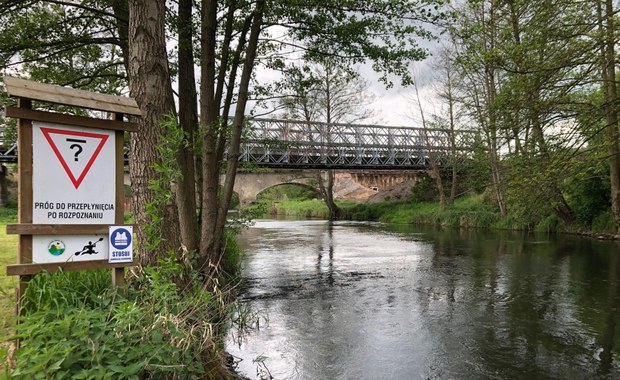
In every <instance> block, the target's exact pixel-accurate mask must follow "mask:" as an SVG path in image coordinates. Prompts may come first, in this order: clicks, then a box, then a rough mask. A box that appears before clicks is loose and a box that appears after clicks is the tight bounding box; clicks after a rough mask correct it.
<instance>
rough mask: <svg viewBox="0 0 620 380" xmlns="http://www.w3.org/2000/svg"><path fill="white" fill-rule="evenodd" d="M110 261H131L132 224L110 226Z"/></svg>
mask: <svg viewBox="0 0 620 380" xmlns="http://www.w3.org/2000/svg"><path fill="white" fill-rule="evenodd" d="M108 238H109V242H110V254H109V256H108V262H110V263H131V262H133V226H110V233H109V236H108Z"/></svg>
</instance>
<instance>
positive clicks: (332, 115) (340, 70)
mask: <svg viewBox="0 0 620 380" xmlns="http://www.w3.org/2000/svg"><path fill="white" fill-rule="evenodd" d="M304 72H305V73H307V74H308V75H307V76H306V77H304V76H303V74H302V73H304ZM287 82H288V83H290V85H289V86H290V87H291V88H292V90H293V91H294V93H293V94H292V95H290V96H288V97H286V98H284V99H283V101H282V103H283V104H284V106H285V107H286V110H287V111H288V114H287V116H290V117H292V118H301V119H304V120H306V121H309V122H312V121H318V122H324V123H327V130H326V132H327V134H328V136H329V133H330V129H331V124H332V123H356V122H360V121H364V120H367V119H369V118H370V117H372V112H370V110H369V109H368V108H367V106H368V104H370V103H372V97H371V95H370V94H369V93H368V83H367V82H366V81H365V80H363V79H362V78H361V77H360V74H359V73H357V72H355V71H353V70H351V69H350V68H346V67H339V66H338V64H337V62H336V61H335V60H333V59H329V58H328V59H326V60H324V61H323V62H322V63H320V64H315V65H312V66H309V67H305V68H303V69H302V70H294V71H291V72H290V74H289V75H288V78H287ZM324 173H325V176H326V177H327V181H325V180H324V178H323V174H322V173H321V171H319V172H318V173H317V178H318V183H319V189H320V191H321V194H322V196H323V199H324V200H325V203H326V205H327V207H328V209H329V214H330V219H331V220H333V219H337V218H338V216H339V213H340V210H339V208H338V206H337V205H336V203H335V202H334V195H333V186H334V172H333V170H331V169H328V170H326V171H324ZM325 182H327V183H325Z"/></svg>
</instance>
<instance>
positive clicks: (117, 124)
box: [4, 106, 138, 132]
mask: <svg viewBox="0 0 620 380" xmlns="http://www.w3.org/2000/svg"><path fill="white" fill-rule="evenodd" d="M4 112H5V115H6V116H8V117H16V118H19V119H25V120H34V121H46V122H50V123H57V124H67V125H76V126H78V127H91V128H99V129H111V130H115V131H128V132H136V131H138V124H136V123H130V122H125V121H118V120H106V119H95V118H92V117H86V116H75V115H64V114H60V113H53V112H46V111H37V110H32V109H24V108H16V107H10V106H7V107H5V108H4Z"/></svg>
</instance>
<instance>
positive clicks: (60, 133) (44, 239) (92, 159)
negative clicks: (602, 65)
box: [4, 77, 141, 310]
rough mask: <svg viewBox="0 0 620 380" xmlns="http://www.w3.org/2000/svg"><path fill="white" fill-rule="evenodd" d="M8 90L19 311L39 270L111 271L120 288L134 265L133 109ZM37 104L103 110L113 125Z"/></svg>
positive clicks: (74, 93)
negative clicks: (127, 169)
mask: <svg viewBox="0 0 620 380" xmlns="http://www.w3.org/2000/svg"><path fill="white" fill-rule="evenodd" d="M4 85H5V87H6V90H7V92H8V94H9V96H11V97H14V98H17V100H18V107H6V108H5V114H6V116H8V117H15V118H18V119H19V121H18V131H17V132H18V165H19V166H18V175H19V182H18V192H19V195H18V223H17V224H10V225H7V233H8V234H17V235H19V253H18V257H17V264H15V265H8V266H7V274H8V275H17V276H19V279H20V281H19V287H18V290H17V292H18V294H17V302H18V310H19V300H20V298H21V296H22V295H23V294H24V291H25V289H26V287H27V285H28V281H29V280H30V277H31V276H32V275H35V274H37V273H39V272H42V271H47V272H54V271H57V270H59V269H62V270H64V271H75V270H90V269H100V268H110V269H111V270H112V285H113V286H116V285H121V284H122V283H123V281H124V267H126V266H130V265H132V259H133V256H131V240H132V237H131V231H132V229H131V226H123V213H124V209H123V208H124V206H123V204H124V203H123V200H124V199H123V159H124V158H123V141H124V132H126V131H128V132H135V131H136V130H137V125H136V124H135V123H130V122H126V121H123V116H124V115H132V116H140V114H141V113H140V109H139V108H138V106H137V104H136V102H135V101H134V100H133V99H131V98H127V97H120V96H112V95H104V94H97V93H92V92H87V91H82V90H75V89H70V88H65V87H59V86H52V85H47V84H42V83H37V82H32V81H28V80H24V79H17V78H13V77H4ZM33 101H41V102H47V103H55V104H62V105H68V106H74V107H79V108H86V109H91V110H97V111H104V112H106V113H109V114H112V115H113V120H108V119H100V118H93V117H84V116H75V115H68V114H61V113H54V112H47V111H37V110H34V109H32V102H33ZM112 234H114V235H112ZM110 236H113V238H110ZM110 251H113V255H111V254H110ZM112 256H114V257H112Z"/></svg>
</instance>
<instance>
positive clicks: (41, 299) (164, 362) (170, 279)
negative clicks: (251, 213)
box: [11, 258, 227, 379]
mask: <svg viewBox="0 0 620 380" xmlns="http://www.w3.org/2000/svg"><path fill="white" fill-rule="evenodd" d="M179 277H185V279H186V280H187V281H184V282H185V283H187V284H190V285H188V287H186V288H184V289H179V288H178V287H177V282H176V279H178V278H179ZM199 277H200V275H199V273H197V272H194V271H190V272H188V271H187V267H185V266H183V265H181V264H179V263H177V262H176V261H175V260H174V259H173V258H168V259H166V260H161V261H160V262H159V265H158V266H156V267H155V266H154V267H149V268H145V269H144V271H143V272H142V273H141V274H140V275H138V276H137V277H136V278H133V279H132V281H131V286H130V287H128V288H124V289H120V290H115V289H110V288H109V285H110V280H111V279H110V273H109V271H105V270H102V271H89V272H75V273H63V272H59V273H54V274H40V275H37V276H35V277H34V279H33V281H32V282H31V285H30V286H29V288H28V291H27V293H26V296H25V297H26V306H25V307H26V310H28V313H27V315H26V316H25V317H24V318H23V321H22V323H21V324H20V327H19V333H18V334H17V335H16V336H15V338H19V339H20V347H19V349H18V350H17V352H16V366H15V368H14V369H13V370H12V373H11V376H13V377H15V378H24V379H26V378H28V379H31V378H32V379H37V378H41V379H65V378H71V379H108V378H114V379H141V378H157V379H160V378H161V379H172V378H183V379H191V378H196V379H198V378H201V379H204V378H206V379H209V378H217V376H218V374H219V375H221V374H222V373H223V372H224V371H226V368H225V367H224V366H222V363H221V361H220V359H219V356H218V351H219V349H220V348H219V347H220V345H219V344H218V343H217V337H216V336H214V331H216V330H217V325H215V324H213V322H211V321H223V320H224V318H225V315H226V314H227V306H226V305H227V304H226V302H225V301H224V296H223V294H222V293H210V292H206V291H204V290H203V289H202V288H201V285H200V284H201V281H200V278H199Z"/></svg>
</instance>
